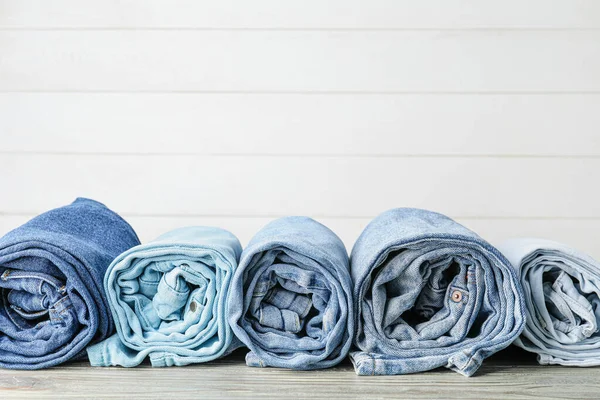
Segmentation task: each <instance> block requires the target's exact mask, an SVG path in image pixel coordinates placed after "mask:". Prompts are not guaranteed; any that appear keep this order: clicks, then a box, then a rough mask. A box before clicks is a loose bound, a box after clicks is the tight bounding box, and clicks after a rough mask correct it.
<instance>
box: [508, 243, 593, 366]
mask: <svg viewBox="0 0 600 400" xmlns="http://www.w3.org/2000/svg"><path fill="white" fill-rule="evenodd" d="M498 248H499V249H500V250H501V251H502V252H503V253H504V254H505V255H506V257H507V258H508V259H509V261H510V262H511V263H512V264H513V266H514V267H515V268H516V270H517V271H518V275H519V278H520V281H521V285H522V286H523V292H524V294H525V309H526V315H527V323H526V324H525V329H524V330H523V333H522V334H521V336H520V337H519V338H518V339H517V340H516V341H515V344H516V345H517V346H519V347H521V348H523V349H525V350H527V351H530V352H533V353H537V355H538V361H539V363H540V364H561V365H570V366H579V367H587V366H593V365H600V332H599V331H598V327H599V326H600V263H598V261H596V260H594V259H592V258H591V257H589V256H587V255H585V254H583V253H582V252H580V251H577V250H575V249H573V248H571V247H569V246H566V245H564V244H561V243H556V242H552V241H549V240H544V239H534V238H522V239H511V240H509V241H507V242H505V243H503V244H501V245H500V246H499V247H498Z"/></svg>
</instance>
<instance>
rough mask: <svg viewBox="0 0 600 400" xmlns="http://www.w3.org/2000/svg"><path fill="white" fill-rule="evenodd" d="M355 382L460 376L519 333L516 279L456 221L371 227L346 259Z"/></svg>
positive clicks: (408, 214)
mask: <svg viewBox="0 0 600 400" xmlns="http://www.w3.org/2000/svg"><path fill="white" fill-rule="evenodd" d="M350 260H351V261H350V264H351V273H352V279H353V282H354V299H355V301H356V303H355V309H356V314H357V323H356V325H357V333H356V339H355V345H356V347H357V348H358V349H357V350H356V351H352V352H351V353H350V358H351V360H352V362H353V364H354V367H355V370H356V373H357V374H358V375H392V374H407V373H413V372H420V371H426V370H431V369H434V368H437V367H442V366H444V367H447V368H450V369H453V370H455V371H457V372H459V373H461V374H463V375H465V376H471V375H472V374H474V373H475V371H477V369H478V368H479V366H480V365H481V363H482V361H483V360H484V359H485V358H486V357H488V356H490V355H491V354H493V353H495V352H497V351H499V350H501V349H503V348H505V347H507V346H508V345H509V344H511V343H512V342H513V340H515V339H516V338H517V336H518V335H519V333H520V332H521V331H522V329H523V326H524V323H525V314H524V313H525V310H524V303H523V294H522V292H521V288H520V286H519V282H518V280H517V276H516V274H515V271H514V269H513V268H512V267H511V265H510V264H509V262H508V260H507V259H506V258H505V257H504V256H503V255H502V254H501V253H500V252H499V251H498V250H497V249H495V248H494V247H492V246H491V245H490V244H488V243H487V242H486V241H484V240H483V239H481V238H480V237H479V236H477V235H476V234H475V233H473V232H472V231H470V230H469V229H467V228H465V227H463V226H462V225H460V224H458V223H456V222H455V221H453V220H452V219H450V218H448V217H446V216H444V215H441V214H438V213H434V212H431V211H426V210H419V209H412V208H399V209H393V210H390V211H387V212H385V213H383V214H381V215H379V216H378V217H377V218H375V219H374V220H373V221H371V223H369V225H368V226H367V227H366V228H365V230H364V231H363V232H362V234H361V235H360V237H359V239H358V240H357V242H356V244H355V245H354V248H353V249H352V254H351V257H350Z"/></svg>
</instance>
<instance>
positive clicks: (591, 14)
mask: <svg viewBox="0 0 600 400" xmlns="http://www.w3.org/2000/svg"><path fill="white" fill-rule="evenodd" d="M0 10H1V11H2V12H1V13H0V27H1V28H124V27H125V28H130V27H131V28H148V27H151V28H155V27H159V28H213V29H214V28H221V29H222V28H250V29H252V28H259V29H260V28H269V29H273V28H275V29H277V28H285V29H290V28H296V29H297V28H311V29H324V28H330V29H371V28H377V29H381V28H385V29H406V28H413V29H414V28H421V29H423V28H424V29H427V28H446V29H455V28H488V27H493V28H519V29H523V28H525V29H527V28H558V29H565V28H599V27H600V4H598V2H597V1H594V0H554V1H552V3H551V4H548V2H547V1H544V0H528V1H527V3H523V2H522V1H518V0H505V1H502V2H497V1H492V0H482V1H469V0H421V1H418V2H415V1H412V0H370V1H366V0H329V1H327V3H326V4H323V2H321V1H318V0H304V1H285V2H282V1H278V0H255V1H252V2H239V1H235V0H219V1H211V0H198V1H194V0H143V1H136V0H105V1H102V2H95V3H94V5H93V7H90V6H89V5H88V4H87V3H86V2H82V1H78V0H55V1H52V2H48V1H44V0H1V1H0Z"/></svg>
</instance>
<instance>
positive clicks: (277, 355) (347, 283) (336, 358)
mask: <svg viewBox="0 0 600 400" xmlns="http://www.w3.org/2000/svg"><path fill="white" fill-rule="evenodd" d="M351 290H352V284H351V280H350V273H349V266H348V255H347V252H346V249H345V247H344V245H343V243H342V241H341V240H340V239H339V238H338V237H337V236H336V235H335V234H334V233H333V232H332V231H331V230H329V229H328V228H327V227H325V226H323V225H321V224H320V223H318V222H317V221H314V220H312V219H310V218H307V217H286V218H281V219H278V220H275V221H273V222H271V223H270V224H268V225H267V226H266V227H264V228H263V229H262V230H261V231H259V232H258V233H257V234H256V235H255V236H254V237H253V238H252V240H251V241H250V243H249V244H248V246H247V247H246V248H245V249H244V252H243V253H242V257H241V261H240V266H239V268H238V269H237V271H236V273H235V276H234V278H233V282H232V289H231V293H230V298H229V321H230V324H231V327H232V329H233V331H234V332H235V334H236V336H237V337H238V338H239V339H240V340H241V341H242V342H243V343H244V344H245V345H246V346H247V347H248V348H249V349H250V352H249V353H248V354H247V355H246V363H247V365H249V366H253V367H267V366H272V367H281V368H291V369H302V370H310V369H318V368H327V367H331V366H333V365H336V364H338V363H339V362H340V361H342V360H343V359H344V358H345V357H346V355H347V354H348V351H349V348H350V345H351V342H352V335H353V332H354V316H353V310H352V293H351Z"/></svg>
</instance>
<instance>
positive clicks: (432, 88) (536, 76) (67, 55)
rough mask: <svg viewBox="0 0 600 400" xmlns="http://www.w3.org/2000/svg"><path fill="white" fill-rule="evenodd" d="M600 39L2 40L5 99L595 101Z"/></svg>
mask: <svg viewBox="0 0 600 400" xmlns="http://www.w3.org/2000/svg"><path fill="white" fill-rule="evenodd" d="M598 43H600V31H494V30H492V31H363V32H355V31H332V32H322V31H210V30H209V31H143V30H142V31H137V30H128V31H26V30H23V31H0V48H1V49H2V53H0V91H141V92H152V91H159V92H164V91H183V92H194V91H201V92H256V91H258V92H382V93H394V92H427V93H430V92H437V93H439V92H441V93H447V92H452V93H463V92H471V93H478V92H501V93H514V92H544V93H546V92H598V91H600V74H598V71H599V70H600V46H599V45H598Z"/></svg>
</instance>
